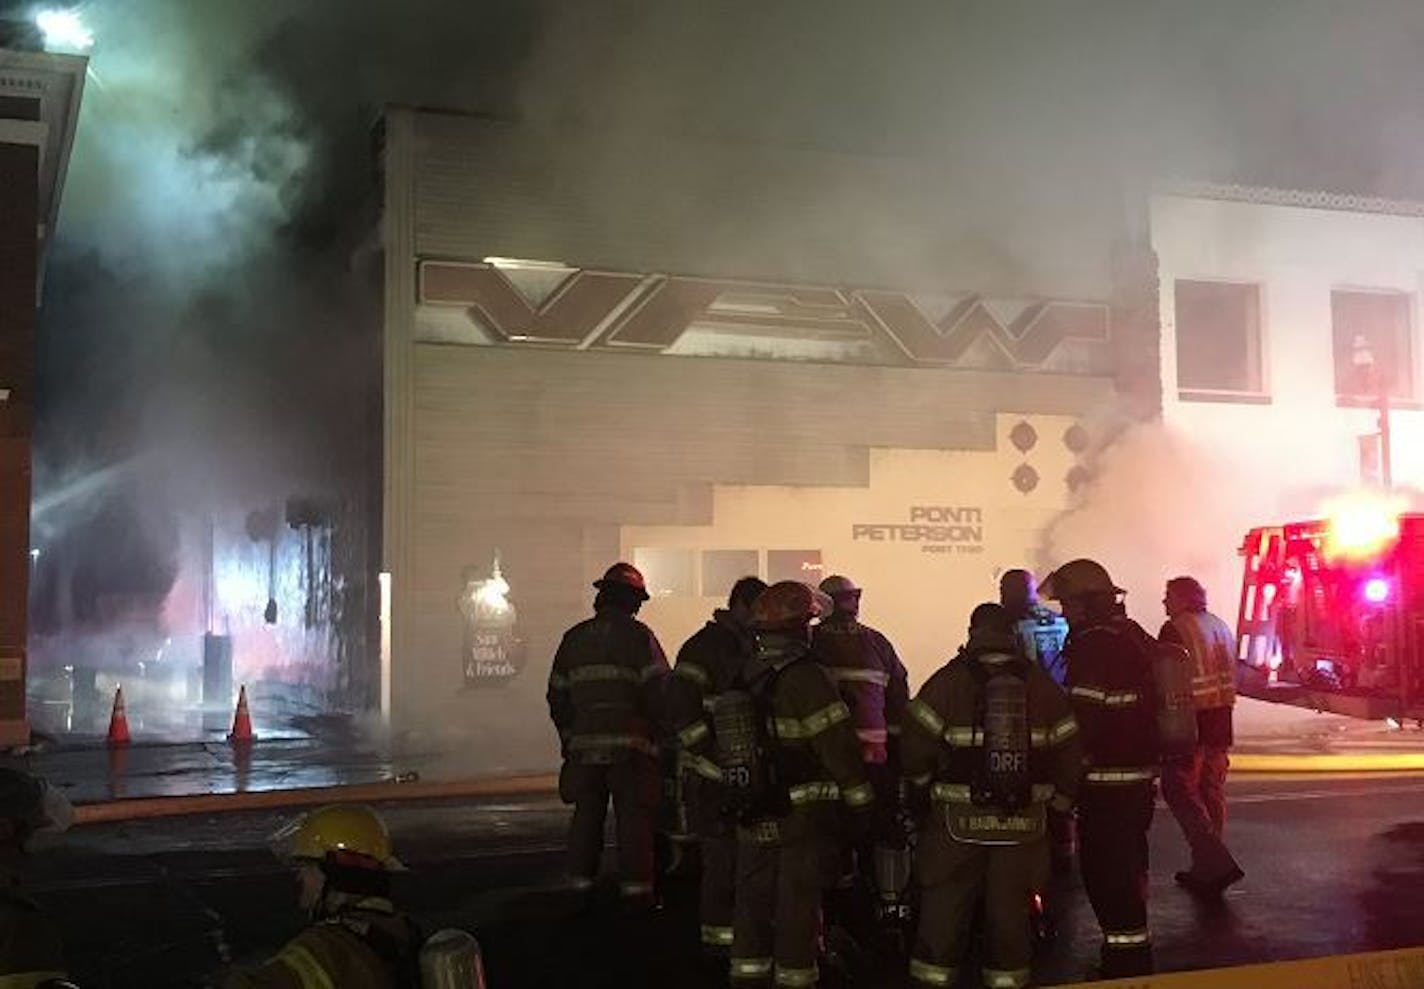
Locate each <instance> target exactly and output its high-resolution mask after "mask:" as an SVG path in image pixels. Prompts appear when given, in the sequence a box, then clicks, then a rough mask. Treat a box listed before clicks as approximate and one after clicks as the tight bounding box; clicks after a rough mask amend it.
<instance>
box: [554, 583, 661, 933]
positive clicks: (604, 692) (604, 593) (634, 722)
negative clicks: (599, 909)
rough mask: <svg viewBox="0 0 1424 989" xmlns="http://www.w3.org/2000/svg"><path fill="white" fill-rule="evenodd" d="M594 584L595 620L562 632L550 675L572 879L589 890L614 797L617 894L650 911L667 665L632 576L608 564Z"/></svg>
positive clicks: (642, 589)
mask: <svg viewBox="0 0 1424 989" xmlns="http://www.w3.org/2000/svg"><path fill="white" fill-rule="evenodd" d="M593 586H594V587H596V588H597V589H598V595H597V596H596V597H595V598H594V601H593V610H594V615H593V617H592V618H589V619H586V620H584V621H582V622H579V623H578V624H577V625H575V626H574V627H573V628H571V629H569V630H568V631H567V632H565V633H564V638H563V641H561V642H560V643H559V649H558V652H557V653H556V654H555V655H554V665H553V668H552V669H551V670H550V671H549V689H548V701H549V716H550V717H551V718H552V719H553V722H554V727H555V729H556V730H557V731H558V733H559V744H560V749H561V751H562V753H563V758H564V764H563V770H562V771H561V772H560V774H559V796H560V797H561V798H562V799H563V800H564V802H565V803H571V804H573V805H574V814H573V820H572V822H571V823H570V825H569V847H568V873H569V880H570V883H571V885H572V886H573V887H574V888H575V889H580V890H587V889H591V888H592V887H593V885H594V881H595V879H596V878H597V876H598V863H599V859H600V857H601V856H602V853H603V821H604V816H605V815H606V814H607V811H608V800H609V797H610V796H611V797H612V799H613V813H614V815H615V817H616V819H617V821H616V823H617V830H618V871H619V876H620V880H621V881H620V884H619V893H620V895H621V896H622V898H623V900H624V901H625V902H627V903H628V904H629V905H632V906H650V905H651V904H652V902H653V894H654V888H653V876H654V849H653V837H654V830H655V827H656V824H657V821H656V815H657V806H658V797H659V791H660V789H661V777H660V776H659V771H658V745H657V725H658V722H659V719H660V717H661V711H660V707H661V705H660V698H659V693H660V691H661V690H662V687H663V685H664V684H663V681H664V678H665V677H666V675H667V674H668V672H669V669H668V662H667V657H666V656H665V655H663V649H662V646H661V645H659V644H658V639H657V636H655V635H654V634H653V632H652V629H650V628H648V627H647V626H646V625H644V624H643V623H642V622H640V621H638V620H637V619H636V618H635V617H634V616H635V615H636V614H637V613H638V610H639V609H640V608H641V607H642V606H643V602H644V601H646V600H648V590H647V585H646V583H645V582H644V580H643V575H642V574H641V573H640V572H639V571H638V569H637V568H636V567H634V566H633V565H631V564H628V563H615V564H614V565H613V566H611V567H609V568H608V571H607V572H606V573H604V575H603V576H602V577H601V578H599V579H598V580H596V581H594V584H593Z"/></svg>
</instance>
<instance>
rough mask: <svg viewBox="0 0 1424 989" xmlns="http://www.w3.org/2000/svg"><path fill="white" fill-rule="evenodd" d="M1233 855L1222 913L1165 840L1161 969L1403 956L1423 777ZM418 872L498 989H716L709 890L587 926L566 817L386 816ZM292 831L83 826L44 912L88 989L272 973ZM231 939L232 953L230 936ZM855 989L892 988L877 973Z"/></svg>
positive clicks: (1241, 814) (438, 919)
mask: <svg viewBox="0 0 1424 989" xmlns="http://www.w3.org/2000/svg"><path fill="white" fill-rule="evenodd" d="M1230 797H1231V801H1232V817H1231V822H1230V825H1229V837H1230V841H1231V844H1232V846H1233V848H1234V850H1235V851H1236V853H1237V856H1238V857H1239V858H1240V860H1241V861H1242V864H1243V866H1244V867H1245V868H1246V870H1247V873H1248V875H1247V879H1246V881H1245V882H1243V883H1241V884H1240V885H1239V886H1238V887H1236V888H1235V889H1233V890H1232V891H1231V892H1230V893H1229V894H1228V895H1227V897H1226V898H1225V900H1224V902H1222V903H1221V904H1218V905H1211V906H1206V905H1202V904H1199V903H1197V902H1196V901H1194V900H1193V899H1192V898H1191V897H1189V896H1188V895H1187V894H1186V893H1184V892H1182V891H1181V890H1179V889H1177V888H1176V887H1175V886H1174V884H1173V882H1172V879H1171V876H1172V873H1173V872H1174V871H1175V870H1177V869H1178V868H1181V867H1182V866H1183V865H1184V859H1185V847H1184V844H1183V842H1182V840H1181V837H1180V834H1179V833H1178V831H1177V828H1176V824H1175V822H1174V821H1173V820H1172V819H1171V816H1170V815H1169V814H1168V813H1167V811H1166V810H1165V809H1164V808H1161V807H1160V806H1159V810H1158V814H1157V817H1156V819H1155V821H1154V824H1153V830H1152V843H1153V855H1154V859H1153V868H1152V900H1151V920H1152V929H1153V936H1154V939H1155V943H1156V947H1157V959H1158V965H1159V968H1160V969H1163V970H1188V969H1199V968H1207V967H1214V966H1223V965H1231V964H1244V963H1248V962H1260V961H1274V960H1287V959H1296V958H1307V957H1314V956H1320V955H1327V954H1334V953H1344V952H1355V951H1364V950H1370V949H1382V948H1392V947H1403V946H1408V945H1412V944H1415V943H1417V942H1418V941H1419V939H1420V930H1421V922H1424V905H1421V903H1424V900H1421V897H1420V895H1419V892H1420V891H1421V890H1424V813H1421V812H1420V811H1419V810H1418V807H1419V806H1420V803H1421V800H1422V799H1424V776H1420V775H1407V776H1405V775H1391V776H1373V777H1360V776H1355V777H1340V776H1300V775H1295V776H1292V777H1278V778H1268V777H1260V776H1244V775H1243V776H1241V777H1238V778H1235V779H1233V781H1232V783H1231V787H1230ZM383 811H384V813H385V814H386V815H387V818H388V820H389V822H390V826H391V829H392V831H393V833H394V836H395V840H396V845H397V850H398V852H399V854H400V855H401V857H402V858H403V859H404V860H405V861H406V863H407V864H408V865H409V866H410V868H411V871H410V872H409V873H407V874H403V875H401V876H398V877H397V887H396V888H397V896H398V898H399V899H400V900H401V901H402V902H403V903H404V904H405V905H406V906H408V907H409V908H410V909H411V910H412V911H413V913H414V914H415V916H416V918H417V919H418V920H419V921H420V923H421V924H422V926H423V927H424V928H425V929H426V930H427V931H433V930H435V929H437V928H439V927H442V926H450V925H456V926H463V927H467V928H468V929H470V930H472V931H473V932H474V933H475V934H476V935H477V936H478V937H479V939H480V942H481V944H482V946H483V948H484V951H485V963H486V970H487V973H488V976H489V981H490V985H491V986H492V987H493V989H508V987H512V986H565V985H567V986H575V985H576V986H592V985H625V984H626V985H635V984H636V985H651V986H662V985H674V984H677V985H682V986H701V985H707V986H712V985H717V984H718V980H717V979H716V977H715V976H714V975H713V974H712V973H710V972H708V971H706V970H705V969H703V968H701V967H699V965H698V962H697V947H696V930H697V928H696V922H695V916H694V906H693V903H694V900H693V893H694V891H693V890H692V889H690V888H689V886H688V884H686V883H683V884H673V885H671V886H670V888H669V890H668V892H667V905H666V908H665V909H664V910H663V911H662V912H661V913H660V914H659V915H657V916H655V917H653V918H651V919H648V920H644V921H640V922H631V921H626V920H624V919H622V918H619V917H617V915H616V913H615V912H614V911H613V910H611V909H610V908H608V907H605V906H603V905H598V906H595V908H594V909H593V910H591V911H587V912H584V913H580V912H578V909H577V904H576V903H575V902H574V901H573V900H571V899H570V898H569V897H568V895H567V894H565V893H563V892H561V891H560V890H558V888H557V880H558V874H559V868H560V856H559V848H560V844H561V838H562V830H563V825H564V821H565V810H564V809H563V808H562V807H561V806H560V805H559V804H558V803H557V802H556V801H555V800H554V799H552V797H528V798H521V799H517V800H499V801H486V802H479V803H455V802H432V803H412V804H394V805H388V806H386V807H384V808H383ZM284 818H285V815H284V814H278V813H266V812H263V813H238V814H226V815H209V816H201V817H191V818H173V819H166V820H156V821H140V822H130V823H122V824H106V825H94V826H86V827H82V828H79V829H76V830H75V831H73V832H71V833H70V834H68V835H65V836H64V837H63V838H62V839H60V841H59V843H58V845H57V846H56V847H51V848H50V849H47V850H43V851H41V852H39V853H37V854H36V856H35V857H34V858H33V860H32V862H31V863H30V864H31V869H30V874H31V876H32V879H33V884H34V885H33V889H34V892H35V895H36V897H37V899H38V900H39V901H40V902H41V904H42V905H43V906H44V907H46V908H47V909H49V910H51V911H52V912H53V915H54V916H56V917H58V918H60V920H61V923H62V925H63V928H64V934H65V937H66V943H67V948H68V951H69V953H70V956H71V964H72V967H73V970H74V973H75V975H76V976H77V977H78V978H79V980H80V982H81V984H82V985H84V986H85V987H86V989H94V987H119V986H138V985H143V986H154V987H158V986H192V985H200V984H202V982H201V977H202V976H203V974H204V973H205V972H207V971H209V970H211V969H212V968H213V967H215V966H216V965H217V964H218V951H219V948H218V944H219V941H220V940H221V942H222V943H223V945H225V947H226V948H227V949H228V950H230V951H231V953H232V956H233V957H234V958H238V959H244V958H247V959H250V958H259V957H262V956H263V955H264V954H265V953H267V952H269V951H271V950H272V949H273V948H275V947H276V946H277V945H279V944H280V943H281V942H282V940H283V939H284V937H285V936H287V935H288V934H289V933H290V932H293V931H295V930H296V929H297V928H298V927H299V925H300V923H301V918H300V916H299V915H298V914H297V912H296V909H295V907H294V905H293V895H292V894H293V888H292V883H291V881H290V879H289V878H288V875H287V873H286V872H285V870H284V869H283V868H282V867H281V866H280V864H279V863H277V862H276V861H275V860H274V859H273V858H272V857H271V855H270V853H269V852H268V850H267V848H266V845H265V839H266V836H267V835H268V834H270V833H271V832H272V831H273V830H275V828H276V827H277V826H278V824H279V823H280V822H281V821H282V820H283V819H284ZM1062 884H1063V885H1062V889H1061V890H1059V891H1058V892H1059V897H1060V902H1061V911H1062V912H1061V916H1060V928H1061V930H1060V936H1059V938H1058V939H1057V941H1056V942H1055V943H1053V944H1052V945H1051V946H1049V947H1048V948H1047V949H1046V950H1045V951H1044V952H1043V954H1042V957H1041V958H1040V960H1039V963H1038V965H1037V968H1036V971H1037V976H1038V978H1039V979H1040V981H1041V982H1042V983H1043V984H1064V983H1069V982H1072V981H1074V980H1075V979H1076V978H1078V977H1080V976H1081V974H1082V973H1083V971H1084V969H1085V968H1086V966H1087V965H1088V964H1090V963H1091V962H1092V961H1093V960H1094V956H1095V953H1096V946H1097V937H1098V934H1097V930H1096V927H1095V924H1094V921H1093V917H1092V914H1091V911H1090V910H1089V909H1088V907H1087V904H1086V901H1085V900H1084V898H1083V896H1082V891H1081V887H1080V885H1079V884H1078V881H1077V878H1076V876H1069V877H1064V878H1063V879H1062ZM219 935H220V936H219ZM859 974H860V978H859V980H858V982H857V983H856V984H864V985H874V986H893V985H896V984H897V982H896V976H897V973H896V972H894V971H893V969H891V968H890V967H889V966H886V965H884V964H871V965H870V966H869V968H868V970H866V971H862V972H860V973H859Z"/></svg>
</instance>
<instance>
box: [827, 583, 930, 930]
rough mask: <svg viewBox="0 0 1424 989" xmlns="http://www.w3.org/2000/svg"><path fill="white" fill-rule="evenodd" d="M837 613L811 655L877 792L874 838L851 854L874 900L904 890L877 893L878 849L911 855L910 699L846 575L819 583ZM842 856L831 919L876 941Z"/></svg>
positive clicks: (852, 870) (891, 651) (897, 665)
mask: <svg viewBox="0 0 1424 989" xmlns="http://www.w3.org/2000/svg"><path fill="white" fill-rule="evenodd" d="M821 591H822V592H823V593H825V594H826V595H827V596H828V597H830V599H831V602H832V603H833V604H834V606H835V608H834V611H832V613H831V614H830V616H829V617H827V618H826V619H825V620H824V621H822V622H821V623H820V624H818V625H817V626H816V627H815V629H814V631H813V632H812V634H811V653H812V655H813V656H814V657H815V659H816V662H818V663H820V664H821V667H822V669H824V670H825V671H826V673H827V674H829V675H830V678H831V680H832V681H833V682H834V683H835V684H836V687H837V688H838V689H839V691H840V695H841V699H842V700H843V701H845V703H846V707H847V708H848V709H849V710H850V716H851V722H852V723H853V724H854V726H855V734H856V737H858V738H859V739H860V752H861V758H862V759H863V760H864V762H865V772H866V777H867V779H869V781H870V785H871V786H872V787H873V788H874V790H875V807H876V814H875V818H876V819H875V821H874V825H873V827H872V833H871V834H870V835H868V836H867V839H868V840H867V841H866V842H864V843H863V844H862V845H861V847H860V848H857V849H854V850H853V851H854V856H853V857H854V859H855V860H856V862H857V863H858V865H859V871H860V873H861V874H862V880H863V882H864V883H865V884H866V885H868V886H869V887H870V889H871V890H874V891H875V892H876V894H877V895H876V899H880V898H881V897H885V896H893V895H894V894H897V893H899V892H901V891H899V890H893V891H892V890H882V889H880V888H879V887H880V885H881V877H877V876H876V875H874V872H875V862H876V854H875V851H876V848H877V847H879V848H881V849H883V850H885V851H895V850H899V851H901V852H902V853H904V854H905V855H906V856H907V857H908V842H907V837H906V835H905V833H904V831H905V829H904V828H903V827H902V826H901V822H900V814H899V803H900V801H899V792H898V791H899V781H900V770H899V739H900V723H901V719H902V717H903V716H904V713H905V705H906V704H907V703H909V700H910V686H909V674H908V673H906V671H905V665H904V664H903V663H901V662H900V657H899V656H898V655H896V653H895V647H894V646H893V645H891V644H890V640H889V639H887V638H886V637H885V636H884V635H883V634H882V633H880V632H879V631H877V630H876V629H873V628H871V627H870V626H869V625H866V624H864V623H862V622H861V621H860V598H861V589H860V588H859V587H857V586H856V584H855V582H854V581H852V580H851V579H850V578H849V577H843V576H840V575H835V576H831V577H827V578H826V579H825V580H823V581H821ZM850 858H851V856H847V864H848V865H849V866H850V867H849V868H848V869H846V875H845V876H843V877H842V880H841V886H842V891H841V892H840V893H838V894H837V896H836V898H835V904H834V905H835V908H836V913H837V914H839V915H840V918H839V919H841V920H843V921H844V922H845V923H846V924H847V926H848V927H849V928H851V929H852V930H853V931H859V932H860V933H862V934H868V935H872V936H873V933H874V932H873V927H874V923H875V922H874V920H873V919H871V918H870V917H868V916H866V915H865V914H866V910H867V908H868V906H869V904H868V901H867V900H866V899H865V898H864V897H862V896H858V895H857V891H856V889H855V886H856V872H857V869H856V867H855V865H854V864H852V863H851V862H850Z"/></svg>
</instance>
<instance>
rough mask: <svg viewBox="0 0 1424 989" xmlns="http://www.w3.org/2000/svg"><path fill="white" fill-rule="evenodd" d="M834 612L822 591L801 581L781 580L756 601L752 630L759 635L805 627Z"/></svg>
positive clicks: (832, 605)
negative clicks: (759, 633) (760, 633)
mask: <svg viewBox="0 0 1424 989" xmlns="http://www.w3.org/2000/svg"><path fill="white" fill-rule="evenodd" d="M834 610H835V605H834V604H833V603H832V601H831V599H830V598H829V597H828V596H827V595H826V594H825V593H823V592H822V591H819V590H817V589H816V588H814V587H812V586H811V585H809V584H803V583H801V582H800V581H799V580H782V581H778V582H777V583H775V584H772V585H771V586H770V587H768V588H767V589H766V590H764V591H762V592H761V595H760V596H759V597H758V598H757V599H756V601H755V602H753V604H752V628H754V629H756V630H757V631H758V632H775V631H780V630H785V629H797V628H804V627H806V626H807V625H809V624H810V623H811V622H812V620H814V619H817V618H824V617H825V616H826V615H829V614H830V613H831V612H832V611H834Z"/></svg>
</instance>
